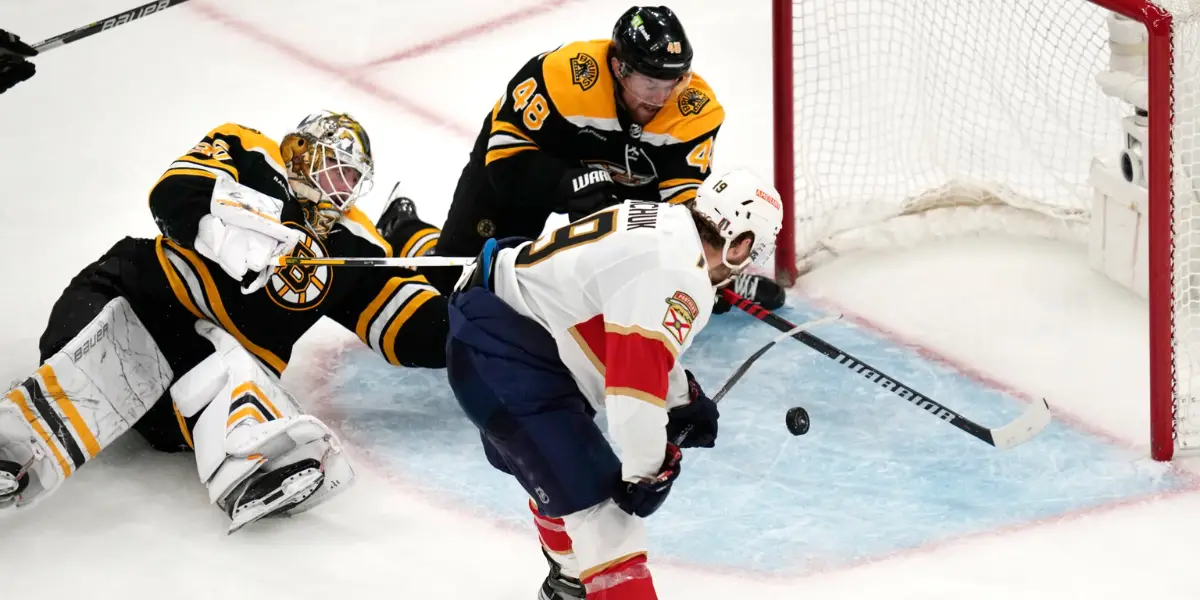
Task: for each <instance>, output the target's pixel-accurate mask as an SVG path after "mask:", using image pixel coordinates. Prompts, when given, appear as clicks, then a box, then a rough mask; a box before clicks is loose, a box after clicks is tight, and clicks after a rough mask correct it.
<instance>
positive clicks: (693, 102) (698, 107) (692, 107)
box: [679, 87, 711, 117]
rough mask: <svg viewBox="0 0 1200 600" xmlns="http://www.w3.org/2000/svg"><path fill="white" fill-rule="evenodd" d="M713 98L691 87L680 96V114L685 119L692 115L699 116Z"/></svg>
mask: <svg viewBox="0 0 1200 600" xmlns="http://www.w3.org/2000/svg"><path fill="white" fill-rule="evenodd" d="M709 100H711V98H709V97H708V94H705V93H704V92H702V91H700V90H698V89H696V88H694V87H690V88H688V89H686V90H684V91H683V92H681V93H680V94H679V112H680V113H681V114H683V115H684V116H685V117H686V116H690V115H698V114H700V111H702V110H704V105H706V104H708V102H709Z"/></svg>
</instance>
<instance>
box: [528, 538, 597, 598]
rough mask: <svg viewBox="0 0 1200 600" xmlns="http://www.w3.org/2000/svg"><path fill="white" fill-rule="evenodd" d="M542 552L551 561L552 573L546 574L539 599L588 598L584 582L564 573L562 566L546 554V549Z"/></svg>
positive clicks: (547, 560) (548, 561)
mask: <svg viewBox="0 0 1200 600" xmlns="http://www.w3.org/2000/svg"><path fill="white" fill-rule="evenodd" d="M542 554H543V555H545V557H546V562H547V563H550V574H549V575H546V580H545V581H543V582H542V589H541V590H539V591H538V600H586V598H587V590H586V589H584V587H583V583H581V582H580V581H579V580H578V579H575V578H574V577H570V576H568V575H563V573H562V567H561V566H559V564H558V563H557V562H555V560H554V559H553V558H550V555H549V554H546V550H545V549H543V550H542Z"/></svg>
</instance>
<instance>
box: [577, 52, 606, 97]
mask: <svg viewBox="0 0 1200 600" xmlns="http://www.w3.org/2000/svg"><path fill="white" fill-rule="evenodd" d="M599 78H600V65H599V64H598V63H597V62H596V59H594V58H592V57H591V56H589V55H587V54H584V53H582V52H580V53H579V54H577V55H575V58H572V59H571V81H573V82H575V85H578V86H579V87H580V88H582V89H583V91H585V92H586V91H588V90H589V89H591V88H592V86H593V85H596V81H597V80H598V79H599Z"/></svg>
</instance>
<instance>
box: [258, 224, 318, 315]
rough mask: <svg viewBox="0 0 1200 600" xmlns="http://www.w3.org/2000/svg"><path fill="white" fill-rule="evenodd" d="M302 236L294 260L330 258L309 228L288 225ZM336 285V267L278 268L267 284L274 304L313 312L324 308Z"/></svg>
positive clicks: (268, 292)
mask: <svg viewBox="0 0 1200 600" xmlns="http://www.w3.org/2000/svg"><path fill="white" fill-rule="evenodd" d="M287 225H292V226H294V227H295V228H296V229H299V230H300V231H301V232H302V234H303V235H302V237H301V238H300V241H299V242H297V243H296V247H295V248H293V249H292V254H291V256H294V257H300V258H327V257H328V256H329V253H328V252H326V251H325V245H324V244H322V243H321V240H319V239H317V238H316V237H314V236H313V235H312V234H311V233H310V232H309V231H308V229H306V228H303V227H297V226H295V224H294V223H287ZM332 283H333V267H330V266H328V265H320V266H299V265H291V266H287V267H276V269H275V273H273V274H272V275H271V279H270V280H269V281H267V286H266V291H267V295H268V296H270V297H271V300H272V301H274V302H275V304H278V305H279V306H281V307H283V308H286V309H288V310H311V309H314V308H316V307H317V305H319V304H321V302H322V301H324V300H325V296H327V295H328V292H329V286H330V284H332Z"/></svg>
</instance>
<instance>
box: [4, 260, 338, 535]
mask: <svg viewBox="0 0 1200 600" xmlns="http://www.w3.org/2000/svg"><path fill="white" fill-rule="evenodd" d="M138 244H153V242H152V241H150V240H133V239H128V238H127V239H126V240H123V241H122V242H119V243H118V244H117V245H116V246H114V247H113V248H112V249H111V250H110V251H109V252H108V253H106V254H105V256H104V257H102V258H101V259H100V260H99V261H97V262H96V263H94V264H93V265H91V266H90V267H88V268H87V269H85V270H84V271H83V272H82V273H80V275H79V276H77V277H76V278H75V279H74V280H72V282H71V285H70V286H69V287H68V288H67V290H66V291H65V292H64V293H63V295H62V297H61V298H60V299H59V300H58V302H57V303H56V304H55V306H54V308H53V309H52V311H51V315H50V321H49V324H48V326H47V329H46V331H45V333H44V334H43V336H42V340H41V344H40V345H41V353H42V362H43V364H42V365H41V366H40V367H39V368H38V369H37V370H36V371H35V372H34V373H33V374H32V375H31V376H30V377H28V378H27V379H25V380H23V381H21V382H20V383H18V384H17V385H16V386H15V387H13V388H12V389H11V390H9V391H8V392H7V393H6V394H5V395H4V397H3V398H2V399H0V509H4V508H17V509H20V508H27V507H31V506H33V505H35V504H36V503H38V502H40V501H41V500H44V499H45V498H47V497H49V496H50V495H51V494H52V493H54V492H55V491H57V490H58V489H59V488H60V487H61V486H62V484H63V482H64V481H65V480H66V479H67V478H69V477H70V476H71V475H73V474H74V473H75V472H76V471H77V470H78V469H80V468H82V467H83V465H84V464H86V463H87V462H88V461H90V460H92V459H94V458H95V457H96V456H97V455H98V454H99V453H100V452H101V451H102V450H103V449H104V448H106V447H108V446H109V445H110V444H112V443H113V442H114V441H115V440H117V439H118V438H120V437H121V436H122V435H124V434H125V433H126V432H128V431H129V430H130V429H134V430H136V431H137V432H138V433H139V434H140V435H141V436H142V437H143V438H145V440H146V441H147V442H148V443H149V444H150V445H151V446H153V447H154V448H156V449H158V450H161V451H167V452H174V451H186V450H192V449H194V451H195V453H196V463H197V471H198V475H199V479H200V482H201V483H202V484H203V485H205V486H206V487H207V488H208V491H209V498H210V501H212V502H214V503H216V504H217V505H218V506H220V507H221V508H222V509H224V510H225V511H226V512H227V514H229V515H230V517H231V519H232V521H233V523H232V525H231V527H230V532H231V533H232V532H233V531H236V530H237V529H238V528H240V527H242V526H244V525H245V524H247V523H250V522H253V521H255V520H257V519H260V518H263V517H265V516H270V515H273V514H278V513H281V512H289V513H295V512H301V511H303V510H308V509H310V508H312V507H314V506H316V505H318V504H319V503H321V502H324V501H325V500H328V499H329V498H330V497H332V495H333V494H334V493H335V492H337V491H341V490H343V489H345V488H346V487H347V485H348V484H349V483H350V482H351V481H352V480H353V478H354V472H353V470H352V469H351V468H350V466H349V464H348V463H347V461H346V459H345V458H344V456H343V455H342V451H341V445H340V443H339V441H338V438H337V436H336V434H334V433H333V432H332V431H330V430H329V429H328V427H326V426H325V425H324V424H323V423H321V421H319V420H318V419H316V418H315V417H312V416H310V415H305V414H303V412H302V411H301V410H300V408H299V406H298V405H297V404H296V402H295V400H294V399H293V398H292V396H291V395H290V394H288V392H287V391H286V390H284V389H283V388H282V387H280V386H279V384H278V379H277V378H276V376H275V375H274V374H273V373H270V372H268V371H266V370H265V369H264V368H263V367H262V366H261V364H260V363H259V362H258V361H257V360H256V359H255V358H254V357H253V356H251V355H250V353H249V352H247V351H246V350H245V349H244V348H242V346H241V345H240V344H239V343H238V342H237V340H235V339H234V338H233V337H232V336H231V335H230V334H228V333H226V332H225V331H224V330H222V329H220V328H218V327H216V326H214V325H213V324H211V323H209V322H207V321H197V320H196V319H195V318H194V317H192V316H191V315H190V314H188V313H186V312H183V311H176V310H170V307H169V305H167V304H166V303H161V302H155V299H154V298H151V297H149V296H148V295H146V294H139V293H138V292H136V290H138V289H160V288H159V287H158V286H156V285H144V286H143V285H138V286H134V285H130V283H131V282H134V281H136V282H140V283H150V284H153V283H156V282H154V281H149V282H147V281H145V280H146V279H153V278H155V277H164V275H162V272H161V271H158V270H153V269H150V270H143V269H138V268H136V267H137V263H136V262H133V261H130V260H127V259H128V257H129V256H130V255H131V251H132V250H134V249H135V247H136V246H137V245H138ZM133 254H136V252H134V253H133ZM164 283H165V282H164ZM118 289H123V290H125V291H126V294H125V295H122V294H119V293H118V292H116V291H115V290H118ZM168 289H169V288H168ZM130 296H132V297H130ZM138 307H141V308H142V309H141V310H138ZM214 349H215V350H216V352H214ZM14 465H16V466H19V468H18V469H15V472H14V468H13V467H14Z"/></svg>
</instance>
